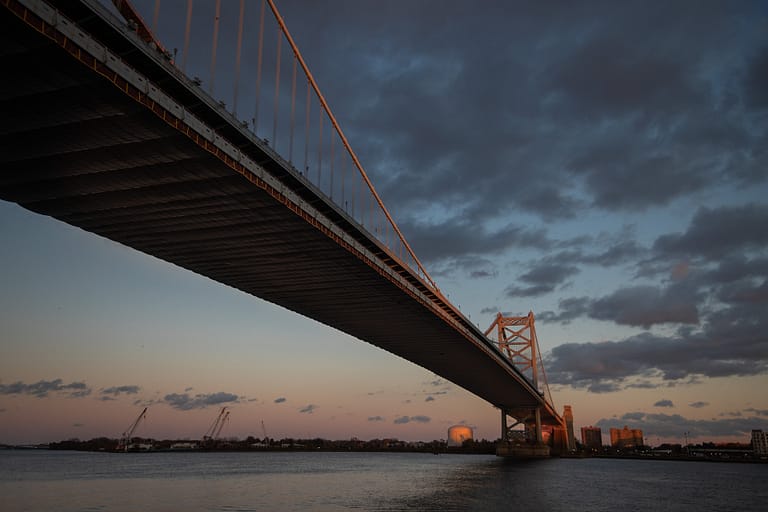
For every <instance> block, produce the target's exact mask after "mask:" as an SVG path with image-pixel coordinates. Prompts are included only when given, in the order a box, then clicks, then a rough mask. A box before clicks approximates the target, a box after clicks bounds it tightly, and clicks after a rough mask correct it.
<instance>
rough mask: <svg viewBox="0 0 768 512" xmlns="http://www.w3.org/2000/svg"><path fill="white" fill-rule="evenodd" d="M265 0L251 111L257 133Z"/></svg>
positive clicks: (254, 131) (262, 5) (263, 2)
mask: <svg viewBox="0 0 768 512" xmlns="http://www.w3.org/2000/svg"><path fill="white" fill-rule="evenodd" d="M266 3H267V0H261V18H260V21H259V50H258V57H257V58H256V107H255V108H254V112H253V133H258V125H259V94H260V92H261V52H262V44H263V42H264V6H265V4H266Z"/></svg>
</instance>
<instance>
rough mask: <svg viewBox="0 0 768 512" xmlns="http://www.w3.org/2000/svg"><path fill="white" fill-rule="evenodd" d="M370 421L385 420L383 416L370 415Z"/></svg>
mask: <svg viewBox="0 0 768 512" xmlns="http://www.w3.org/2000/svg"><path fill="white" fill-rule="evenodd" d="M368 421H384V417H383V416H368Z"/></svg>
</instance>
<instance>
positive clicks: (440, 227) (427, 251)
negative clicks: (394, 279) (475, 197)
mask: <svg viewBox="0 0 768 512" xmlns="http://www.w3.org/2000/svg"><path fill="white" fill-rule="evenodd" d="M400 228H401V229H402V231H403V233H405V235H406V238H407V239H408V240H409V242H410V244H411V246H412V247H413V249H414V250H415V251H416V254H418V255H419V258H420V259H421V260H422V261H424V262H429V263H434V262H437V261H442V260H450V259H455V258H459V257H463V256H478V255H481V254H482V255H489V254H495V253H496V254H497V253H500V252H502V251H504V250H506V249H509V248H511V247H515V248H535V249H546V248H548V247H550V246H551V245H552V241H551V240H549V239H548V238H547V236H546V234H545V231H544V230H543V229H531V228H527V227H523V226H516V225H512V224H509V225H507V226H505V227H502V228H500V229H497V230H492V231H488V230H485V229H483V228H478V226H477V225H475V224H473V223H471V222H468V221H467V220H466V219H461V218H452V219H447V220H445V221H442V222H440V223H439V224H435V223H431V224H426V223H423V222H407V221H406V222H401V223H400Z"/></svg>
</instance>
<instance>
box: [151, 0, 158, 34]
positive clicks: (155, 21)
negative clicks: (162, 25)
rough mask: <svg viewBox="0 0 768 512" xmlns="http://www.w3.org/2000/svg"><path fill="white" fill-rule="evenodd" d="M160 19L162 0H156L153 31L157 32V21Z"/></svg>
mask: <svg viewBox="0 0 768 512" xmlns="http://www.w3.org/2000/svg"><path fill="white" fill-rule="evenodd" d="M159 19H160V0H155V12H154V14H153V16H152V32H153V33H155V34H157V21H158V20H159Z"/></svg>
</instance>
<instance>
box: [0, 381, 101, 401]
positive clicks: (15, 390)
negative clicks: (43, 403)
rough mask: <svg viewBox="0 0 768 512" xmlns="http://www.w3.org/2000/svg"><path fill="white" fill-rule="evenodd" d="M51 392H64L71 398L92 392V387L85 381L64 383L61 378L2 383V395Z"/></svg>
mask: <svg viewBox="0 0 768 512" xmlns="http://www.w3.org/2000/svg"><path fill="white" fill-rule="evenodd" d="M51 393H57V394H62V395H65V396H67V397H70V398H82V397H85V396H88V395H90V394H91V389H90V388H89V387H88V386H86V384H85V382H70V383H69V384H64V381H63V380H61V379H54V380H40V381H38V382H35V383H32V384H25V383H24V382H22V381H17V382H14V383H13V384H0V395H31V396H34V397H37V398H45V397H47V396H49V394H51Z"/></svg>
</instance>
